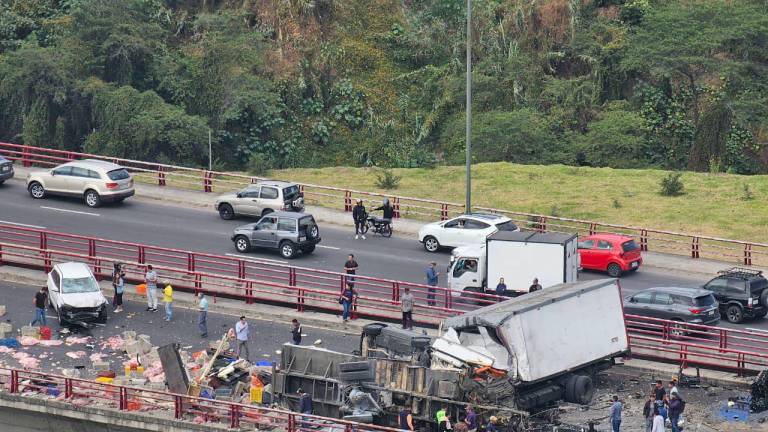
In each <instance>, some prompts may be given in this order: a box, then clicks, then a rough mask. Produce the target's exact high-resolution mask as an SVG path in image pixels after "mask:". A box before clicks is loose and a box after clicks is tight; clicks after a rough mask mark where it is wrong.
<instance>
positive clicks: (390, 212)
mask: <svg viewBox="0 0 768 432" xmlns="http://www.w3.org/2000/svg"><path fill="white" fill-rule="evenodd" d="M374 210H381V211H382V212H383V213H384V216H383V218H382V219H385V220H387V221H388V222H392V218H393V217H394V215H395V209H394V208H393V207H392V204H390V203H389V198H384V202H383V203H382V205H381V206H379V207H376V208H375V209H374Z"/></svg>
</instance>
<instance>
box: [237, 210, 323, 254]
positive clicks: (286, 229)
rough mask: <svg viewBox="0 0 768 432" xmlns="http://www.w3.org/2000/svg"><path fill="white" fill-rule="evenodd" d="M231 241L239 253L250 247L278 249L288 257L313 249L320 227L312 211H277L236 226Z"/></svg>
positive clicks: (318, 237)
mask: <svg viewBox="0 0 768 432" xmlns="http://www.w3.org/2000/svg"><path fill="white" fill-rule="evenodd" d="M232 241H233V242H235V249H237V251H238V252H240V253H246V252H249V251H250V250H251V249H253V248H265V249H277V250H278V251H279V252H280V255H282V256H283V258H289V259H290V258H294V257H295V256H296V255H297V254H298V253H299V252H303V253H305V254H310V253H312V252H314V251H315V246H316V245H317V244H318V243H320V230H319V229H318V227H317V224H316V223H315V218H313V217H312V215H311V214H308V213H295V212H285V211H276V212H272V213H269V214H267V215H266V216H264V217H262V218H261V219H259V221H258V222H256V223H251V224H247V225H243V226H239V227H237V228H235V230H234V232H233V233H232Z"/></svg>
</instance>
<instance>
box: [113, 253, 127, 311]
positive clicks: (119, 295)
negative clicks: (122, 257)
mask: <svg viewBox="0 0 768 432" xmlns="http://www.w3.org/2000/svg"><path fill="white" fill-rule="evenodd" d="M112 287H113V288H114V289H115V297H114V298H113V299H112V307H113V309H112V312H114V313H120V312H122V311H123V293H124V292H125V271H124V270H123V266H122V264H120V263H115V269H114V272H113V273H112Z"/></svg>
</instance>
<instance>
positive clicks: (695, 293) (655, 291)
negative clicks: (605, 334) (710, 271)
mask: <svg viewBox="0 0 768 432" xmlns="http://www.w3.org/2000/svg"><path fill="white" fill-rule="evenodd" d="M624 311H625V312H626V313H628V314H630V315H641V316H647V317H651V318H659V319H666V320H672V321H681V322H686V323H691V324H700V325H712V326H715V325H717V324H718V323H719V322H720V312H719V311H718V308H717V300H715V298H714V296H713V295H712V294H711V293H710V292H709V291H707V290H703V289H700V288H684V287H657V288H648V289H646V290H643V291H640V292H638V293H636V294H634V295H633V296H631V297H627V298H626V299H625V300H624ZM681 327H682V326H681ZM672 333H673V334H676V335H677V334H683V333H684V330H683V329H682V328H678V329H672Z"/></svg>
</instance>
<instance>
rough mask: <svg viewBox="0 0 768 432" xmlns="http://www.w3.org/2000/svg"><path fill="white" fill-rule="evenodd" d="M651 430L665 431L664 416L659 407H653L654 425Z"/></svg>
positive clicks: (656, 431)
mask: <svg viewBox="0 0 768 432" xmlns="http://www.w3.org/2000/svg"><path fill="white" fill-rule="evenodd" d="M651 432H664V417H663V416H662V415H661V413H660V412H659V407H658V406H654V407H653V426H652V427H651Z"/></svg>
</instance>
